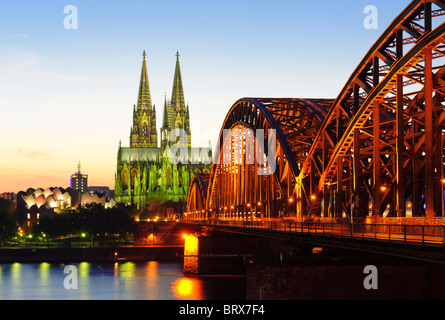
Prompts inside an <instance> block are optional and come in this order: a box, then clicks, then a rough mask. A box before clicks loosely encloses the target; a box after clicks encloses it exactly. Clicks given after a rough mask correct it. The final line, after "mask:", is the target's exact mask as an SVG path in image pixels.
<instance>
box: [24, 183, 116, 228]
mask: <svg viewBox="0 0 445 320" xmlns="http://www.w3.org/2000/svg"><path fill="white" fill-rule="evenodd" d="M93 203H97V204H101V205H102V206H104V207H105V208H111V207H113V206H114V205H115V204H116V202H115V201H114V199H112V198H108V197H107V196H106V195H104V194H103V193H96V192H94V193H89V192H86V193H83V194H82V193H81V192H80V190H74V189H73V188H66V189H65V188H60V187H49V188H46V189H43V188H37V189H34V188H28V189H27V190H26V191H20V192H19V193H17V209H18V210H19V211H20V212H23V213H26V217H27V221H26V225H24V227H30V226H32V225H33V224H35V223H38V222H39V220H40V217H41V216H44V215H47V216H52V215H55V214H59V213H63V212H64V211H65V210H77V209H78V208H79V207H82V206H85V205H87V204H93Z"/></svg>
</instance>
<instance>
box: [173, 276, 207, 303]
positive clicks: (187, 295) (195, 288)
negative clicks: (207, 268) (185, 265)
mask: <svg viewBox="0 0 445 320" xmlns="http://www.w3.org/2000/svg"><path fill="white" fill-rule="evenodd" d="M173 291H174V293H175V296H176V298H177V299H182V300H202V298H203V296H202V280H201V279H199V278H181V279H178V280H176V281H175V283H174V284H173Z"/></svg>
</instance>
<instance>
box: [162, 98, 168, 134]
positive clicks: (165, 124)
mask: <svg viewBox="0 0 445 320" xmlns="http://www.w3.org/2000/svg"><path fill="white" fill-rule="evenodd" d="M168 127H169V125H168V108H167V94H164V114H163V117H162V128H168Z"/></svg>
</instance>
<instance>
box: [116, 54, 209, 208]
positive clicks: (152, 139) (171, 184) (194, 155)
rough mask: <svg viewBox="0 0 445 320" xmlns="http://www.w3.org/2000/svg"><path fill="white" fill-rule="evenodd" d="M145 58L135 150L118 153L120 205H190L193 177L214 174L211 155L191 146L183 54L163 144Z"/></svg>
mask: <svg viewBox="0 0 445 320" xmlns="http://www.w3.org/2000/svg"><path fill="white" fill-rule="evenodd" d="M142 56H143V61H142V71H141V77H140V83H139V92H138V99H137V105H134V107H133V124H132V126H131V130H130V147H122V144H121V143H119V148H118V153H117V166H116V167H117V168H116V174H115V200H116V202H119V203H126V204H128V203H131V204H135V205H136V206H137V207H138V208H142V207H144V206H145V205H146V203H147V202H150V201H152V200H155V199H157V200H165V201H172V202H176V203H181V202H182V203H184V204H185V202H186V201H187V193H188V187H189V184H190V180H191V178H192V177H193V175H194V174H195V173H201V172H209V170H210V164H211V162H212V150H211V148H210V147H208V148H192V146H191V128H190V110H189V106H188V105H186V104H185V99H184V89H183V85H182V76H181V69H180V63H179V53H177V54H176V66H175V73H174V79H173V89H172V96H171V100H167V98H166V97H165V98H164V108H163V117H162V127H161V129H160V143H158V134H157V130H156V107H155V106H154V105H152V100H151V93H150V86H149V80H148V72H147V61H146V53H145V51H144V53H143V55H142Z"/></svg>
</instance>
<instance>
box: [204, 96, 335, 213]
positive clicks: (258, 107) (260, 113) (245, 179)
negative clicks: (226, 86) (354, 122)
mask: <svg viewBox="0 0 445 320" xmlns="http://www.w3.org/2000/svg"><path fill="white" fill-rule="evenodd" d="M333 102H334V101H333V100H323V99H271V98H268V99H258V98H244V99H240V100H239V101H237V102H236V103H235V104H234V105H233V106H232V108H231V109H230V111H229V113H228V115H227V117H226V119H225V121H224V123H223V126H222V129H221V132H220V136H219V142H218V146H217V149H216V152H215V158H214V160H215V161H214V164H213V167H212V171H211V175H210V181H209V189H208V193H207V194H208V197H207V203H206V207H207V209H208V210H209V211H210V210H211V212H212V215H213V216H218V217H234V216H237V217H239V216H240V215H243V216H244V217H246V216H245V215H251V217H253V216H258V215H261V216H265V215H267V216H273V215H283V216H288V215H290V213H291V212H294V213H295V212H296V211H298V210H297V207H298V206H301V196H300V195H299V192H298V190H297V188H296V187H297V186H298V183H296V178H297V177H298V175H299V174H300V170H301V167H302V164H303V163H304V161H305V159H306V156H305V155H306V154H307V152H308V151H309V149H310V147H311V145H312V143H313V140H314V138H315V136H316V134H317V132H318V130H319V129H320V125H321V123H322V122H323V121H324V120H325V117H326V115H327V113H328V111H329V108H330V106H331V105H332V103H333ZM269 130H272V131H273V133H274V137H276V149H274V150H272V149H271V146H270V143H271V141H270V135H269ZM258 139H260V141H264V145H261V144H257V142H258ZM249 148H250V149H251V154H253V155H254V156H255V157H254V159H250V160H251V161H249ZM272 152H275V154H271V153H272ZM263 157H264V158H267V159H266V160H265V161H262V160H264V159H263ZM259 158H261V159H259ZM271 162H273V163H274V168H273V170H271V171H270V172H268V173H267V174H264V175H261V174H258V170H265V168H266V167H269V168H270V166H269V165H270V163H271ZM300 193H301V191H300ZM300 211H301V210H300Z"/></svg>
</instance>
